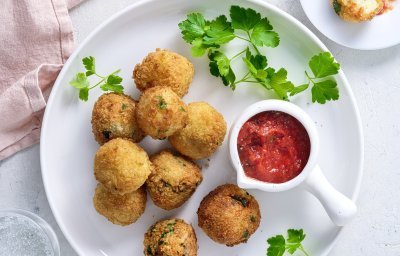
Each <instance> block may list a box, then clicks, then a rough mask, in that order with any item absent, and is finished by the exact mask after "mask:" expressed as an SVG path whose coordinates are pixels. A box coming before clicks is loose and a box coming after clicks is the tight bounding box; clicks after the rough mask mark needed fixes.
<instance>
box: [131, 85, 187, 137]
mask: <svg viewBox="0 0 400 256" xmlns="http://www.w3.org/2000/svg"><path fill="white" fill-rule="evenodd" d="M136 118H137V121H138V124H139V127H140V128H141V129H142V130H143V131H144V132H145V133H146V134H147V135H150V136H151V137H152V138H154V139H164V138H166V137H168V136H171V135H172V134H174V133H175V132H177V131H179V130H181V129H183V127H185V126H186V124H187V122H188V114H187V106H186V105H185V103H184V102H183V101H182V100H181V98H179V96H178V95H176V93H174V91H172V90H171V88H168V87H162V86H156V87H152V88H150V89H148V90H146V91H145V92H144V93H143V94H142V95H141V96H140V99H139V103H138V104H137V109H136Z"/></svg>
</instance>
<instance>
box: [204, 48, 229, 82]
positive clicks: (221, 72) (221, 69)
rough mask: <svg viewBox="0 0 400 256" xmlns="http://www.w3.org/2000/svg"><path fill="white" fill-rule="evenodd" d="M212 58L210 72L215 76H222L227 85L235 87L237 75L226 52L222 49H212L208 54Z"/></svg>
mask: <svg viewBox="0 0 400 256" xmlns="http://www.w3.org/2000/svg"><path fill="white" fill-rule="evenodd" d="M208 58H209V59H210V65H209V66H210V73H211V74H212V75H213V76H216V77H221V79H222V82H223V83H224V85H225V86H228V85H229V86H230V87H231V88H232V89H235V86H234V82H235V80H236V76H235V74H234V73H233V70H232V68H231V66H230V61H229V59H228V57H226V55H225V54H223V53H222V52H220V51H212V52H210V53H209V54H208Z"/></svg>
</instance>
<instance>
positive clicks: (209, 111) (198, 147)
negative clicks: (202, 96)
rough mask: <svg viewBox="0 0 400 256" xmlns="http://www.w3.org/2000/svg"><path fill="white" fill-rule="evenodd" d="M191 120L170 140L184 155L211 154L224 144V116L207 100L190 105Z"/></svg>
mask: <svg viewBox="0 0 400 256" xmlns="http://www.w3.org/2000/svg"><path fill="white" fill-rule="evenodd" d="M188 115H189V122H188V124H187V125H186V127H185V128H184V129H182V130H180V131H178V132H176V133H175V134H173V135H172V136H170V137H169V138H168V139H169V142H170V143H171V144H172V146H173V147H174V148H175V149H176V150H177V151H178V152H179V153H181V154H182V155H185V156H188V157H190V158H192V159H195V160H197V159H201V158H206V157H209V156H211V155H212V154H213V153H214V152H215V151H216V150H217V148H218V147H219V146H220V145H221V144H222V142H223V141H224V138H225V134H226V123H225V119H224V117H223V116H222V115H221V114H220V113H218V111H217V110H215V109H214V108H213V107H212V106H210V105H209V104H208V103H206V102H194V103H190V104H189V105H188Z"/></svg>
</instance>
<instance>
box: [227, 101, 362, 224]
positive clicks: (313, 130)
mask: <svg viewBox="0 0 400 256" xmlns="http://www.w3.org/2000/svg"><path fill="white" fill-rule="evenodd" d="M265 111H280V112H283V113H286V114H289V115H291V116H292V117H294V118H296V119H297V120H298V121H300V123H301V124H302V125H303V126H304V128H305V129H306V131H307V133H308V136H309V138H310V144H311V150H310V156H309V158H308V161H307V164H306V165H305V166H304V169H303V170H302V172H301V173H300V174H299V175H298V176H296V177H295V178H293V179H291V180H289V181H287V182H283V183H278V184H277V183H268V182H263V181H259V180H256V179H253V178H250V177H247V176H246V174H245V172H244V170H243V167H242V163H241V161H240V158H239V152H238V145H237V142H238V136H239V132H240V130H241V128H242V126H243V125H244V123H245V122H246V121H247V120H249V119H250V118H251V117H253V116H255V115H257V114H259V113H262V112H265ZM319 150H320V148H319V135H318V131H317V127H316V126H315V123H314V121H313V120H312V119H311V118H310V117H309V116H308V115H307V113H306V112H304V111H303V110H302V109H301V108H300V107H298V106H296V105H294V104H293V103H290V102H287V101H283V100H262V101H259V102H256V103H254V104H252V105H250V106H249V107H248V108H246V109H245V110H244V111H243V113H242V114H241V115H240V116H239V118H238V119H237V120H236V121H235V122H234V123H233V125H232V128H231V132H230V134H229V152H230V156H231V160H232V165H233V167H234V168H235V170H236V172H237V184H238V185H239V186H240V187H242V188H246V189H260V190H263V191H266V192H281V191H286V190H290V189H293V188H295V187H297V186H303V187H304V189H306V190H308V191H309V192H310V193H311V194H313V195H314V196H315V197H317V198H318V199H319V200H320V202H321V203H322V205H323V206H324V207H325V210H326V212H327V213H328V215H329V217H330V218H331V220H332V222H333V223H335V224H336V225H338V226H344V225H345V224H347V223H349V222H350V221H351V220H352V219H353V218H354V217H355V215H356V213H357V206H356V205H355V203H354V202H353V201H351V199H349V198H348V197H346V196H344V195H343V194H342V193H340V192H339V191H337V190H336V189H335V188H334V187H333V186H332V185H331V184H330V183H329V182H328V181H327V179H326V178H325V176H324V174H323V172H322V171H321V168H320V167H319V165H318V162H317V161H318V154H319Z"/></svg>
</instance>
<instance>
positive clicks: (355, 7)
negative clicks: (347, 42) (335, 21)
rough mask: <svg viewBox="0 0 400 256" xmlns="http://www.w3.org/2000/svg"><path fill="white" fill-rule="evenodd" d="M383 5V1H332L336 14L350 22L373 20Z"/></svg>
mask: <svg viewBox="0 0 400 256" xmlns="http://www.w3.org/2000/svg"><path fill="white" fill-rule="evenodd" d="M384 4H385V3H384V0H332V6H333V9H334V10H335V12H336V14H337V15H339V16H340V17H341V18H342V19H344V20H346V21H352V22H362V21H367V20H371V19H373V18H374V17H375V16H376V15H378V14H379V13H380V12H381V11H382V10H383V8H384Z"/></svg>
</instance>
